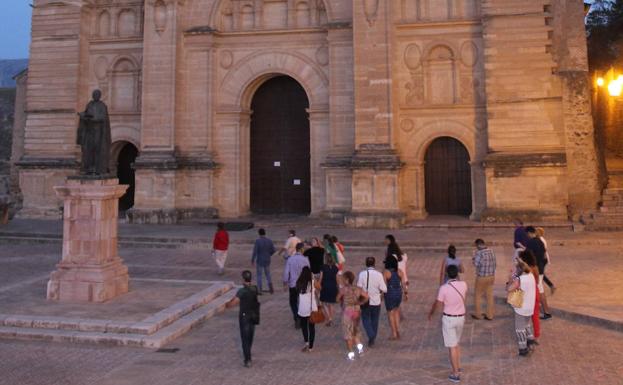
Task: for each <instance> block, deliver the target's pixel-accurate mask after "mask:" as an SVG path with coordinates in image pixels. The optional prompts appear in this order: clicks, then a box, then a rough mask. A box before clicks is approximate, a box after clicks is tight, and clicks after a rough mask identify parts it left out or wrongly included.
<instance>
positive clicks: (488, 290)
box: [476, 276, 495, 319]
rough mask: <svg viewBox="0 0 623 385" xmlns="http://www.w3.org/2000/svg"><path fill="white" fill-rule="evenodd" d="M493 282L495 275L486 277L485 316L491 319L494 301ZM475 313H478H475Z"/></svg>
mask: <svg viewBox="0 0 623 385" xmlns="http://www.w3.org/2000/svg"><path fill="white" fill-rule="evenodd" d="M494 283H495V276H491V277H487V278H486V279H485V293H486V295H487V318H490V319H493V315H494V311H495V310H494V309H495V303H494V301H493V284H494ZM476 315H480V314H479V313H476Z"/></svg>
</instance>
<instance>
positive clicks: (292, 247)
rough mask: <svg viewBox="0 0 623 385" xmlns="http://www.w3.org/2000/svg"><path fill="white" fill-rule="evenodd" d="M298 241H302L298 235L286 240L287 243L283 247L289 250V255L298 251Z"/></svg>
mask: <svg viewBox="0 0 623 385" xmlns="http://www.w3.org/2000/svg"><path fill="white" fill-rule="evenodd" d="M298 243H301V240H300V239H299V237H297V236H294V237H290V238H288V239H287V240H286V244H285V245H284V246H283V247H284V248H285V249H286V250H287V252H288V257H291V256H293V255H294V253H296V245H297V244H298Z"/></svg>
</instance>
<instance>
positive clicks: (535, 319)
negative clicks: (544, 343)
mask: <svg viewBox="0 0 623 385" xmlns="http://www.w3.org/2000/svg"><path fill="white" fill-rule="evenodd" d="M540 297H541V295H540V294H539V292H538V290H537V294H536V300H535V301H534V313H533V314H532V317H531V318H532V327H533V329H534V338H535V339H539V337H540V336H541V320H540V318H539V310H540V307H541V300H540Z"/></svg>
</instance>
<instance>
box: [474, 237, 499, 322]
mask: <svg viewBox="0 0 623 385" xmlns="http://www.w3.org/2000/svg"><path fill="white" fill-rule="evenodd" d="M474 243H475V245H476V251H475V252H474V257H473V258H472V262H473V263H474V267H475V268H476V289H475V297H474V305H475V308H476V309H475V312H474V313H473V314H472V318H473V319H477V320H479V319H482V318H481V317H482V316H484V317H485V319H486V320H488V321H491V320H492V319H493V306H494V304H493V283H494V282H495V267H496V261H495V254H494V253H493V250H491V249H489V248H488V247H487V246H486V245H485V241H483V240H482V239H476V241H475V242H474ZM483 294H485V295H486V296H487V313H486V314H483V313H481V306H480V301H481V300H482V295H483Z"/></svg>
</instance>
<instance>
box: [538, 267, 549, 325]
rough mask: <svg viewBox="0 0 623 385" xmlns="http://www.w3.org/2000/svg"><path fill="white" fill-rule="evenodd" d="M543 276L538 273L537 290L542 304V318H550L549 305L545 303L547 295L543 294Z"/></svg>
mask: <svg viewBox="0 0 623 385" xmlns="http://www.w3.org/2000/svg"><path fill="white" fill-rule="evenodd" d="M543 278H544V276H543V275H542V274H541V275H539V284H538V290H539V295H540V298H539V300H540V301H541V304H542V306H543V316H544V318H546V319H547V318H550V317H551V315H550V313H549V306H548V304H547V295H545V288H544V286H543Z"/></svg>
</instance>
